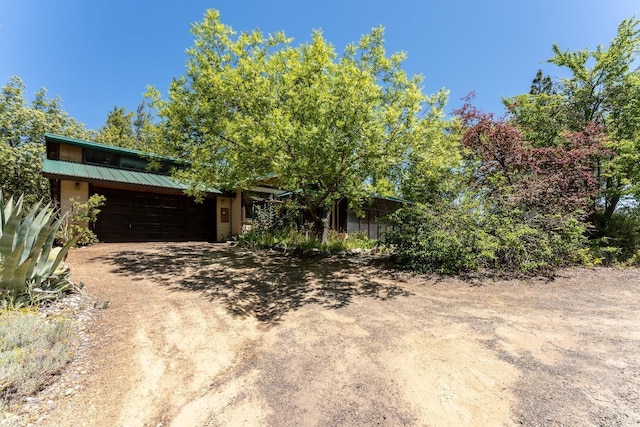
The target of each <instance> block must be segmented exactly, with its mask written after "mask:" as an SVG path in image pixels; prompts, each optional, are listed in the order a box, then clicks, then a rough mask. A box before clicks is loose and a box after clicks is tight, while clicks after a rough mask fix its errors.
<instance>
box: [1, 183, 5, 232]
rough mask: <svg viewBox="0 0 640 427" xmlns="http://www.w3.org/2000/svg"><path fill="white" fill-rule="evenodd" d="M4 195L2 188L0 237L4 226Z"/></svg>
mask: <svg viewBox="0 0 640 427" xmlns="http://www.w3.org/2000/svg"><path fill="white" fill-rule="evenodd" d="M4 217H5V215H4V197H3V196H2V190H1V189H0V237H2V229H3V228H4V223H5V219H4Z"/></svg>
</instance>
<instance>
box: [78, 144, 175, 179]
mask: <svg viewBox="0 0 640 427" xmlns="http://www.w3.org/2000/svg"><path fill="white" fill-rule="evenodd" d="M82 152H83V161H84V163H87V164H91V165H98V166H109V167H114V168H119V169H127V170H134V171H143V172H151V173H158V174H163V175H169V174H170V173H171V168H172V167H175V166H174V165H172V164H170V163H168V162H164V161H162V162H152V163H153V164H152V167H149V162H148V161H147V160H146V159H143V158H140V157H136V156H134V155H127V154H118V153H110V152H108V151H101V150H92V149H90V148H84V149H83V150H82Z"/></svg>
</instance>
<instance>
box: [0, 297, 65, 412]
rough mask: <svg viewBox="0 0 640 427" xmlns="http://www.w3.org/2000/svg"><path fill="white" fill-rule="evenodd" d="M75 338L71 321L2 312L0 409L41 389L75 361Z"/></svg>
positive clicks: (5, 408) (36, 314)
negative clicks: (73, 346) (73, 358)
mask: <svg viewBox="0 0 640 427" xmlns="http://www.w3.org/2000/svg"><path fill="white" fill-rule="evenodd" d="M72 337H73V333H72V329H71V324H70V321H69V320H67V319H64V318H55V317H54V318H44V317H43V316H42V315H40V313H38V312H37V311H34V310H5V311H2V312H0V410H2V411H5V410H7V409H8V407H9V406H10V405H11V403H12V401H19V400H20V399H21V398H24V397H26V396H29V395H32V394H33V393H35V392H36V391H38V390H40V389H41V388H42V387H43V386H44V385H45V384H46V383H47V382H49V380H50V379H51V376H52V375H54V374H55V373H57V372H59V371H60V370H61V369H62V368H63V367H64V366H65V365H66V364H67V363H68V362H69V361H70V360H71V357H72V356H73V353H72Z"/></svg>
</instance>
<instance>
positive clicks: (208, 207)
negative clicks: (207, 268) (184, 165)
mask: <svg viewBox="0 0 640 427" xmlns="http://www.w3.org/2000/svg"><path fill="white" fill-rule="evenodd" d="M92 193H98V194H102V195H103V196H105V197H106V198H107V200H106V202H105V205H104V206H103V207H102V208H100V209H101V211H100V214H99V215H98V221H97V222H96V224H95V227H94V232H95V233H96V235H97V236H98V239H100V241H101V242H152V241H168V242H181V241H189V240H201V241H202V240H206V241H214V240H215V236H216V230H215V224H216V221H215V211H216V209H215V208H216V206H215V200H214V199H205V200H204V201H203V202H202V203H196V202H195V201H194V200H193V198H191V197H186V196H178V195H172V194H156V193H138V192H135V191H123V190H113V189H107V188H96V187H94V188H93V189H92Z"/></svg>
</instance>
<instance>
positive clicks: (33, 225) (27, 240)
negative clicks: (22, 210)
mask: <svg viewBox="0 0 640 427" xmlns="http://www.w3.org/2000/svg"><path fill="white" fill-rule="evenodd" d="M41 204H42V202H38V203H36V204H35V205H34V207H33V208H32V209H31V210H30V211H29V213H28V214H27V216H25V217H24V218H23V219H22V221H21V222H20V226H18V231H17V233H16V239H17V241H18V242H24V249H25V250H23V251H22V255H21V257H20V263H21V264H22V263H23V262H25V261H26V260H27V258H28V257H29V256H31V252H32V249H33V243H34V240H35V239H36V236H37V235H38V233H39V232H40V230H41V229H42V224H40V223H38V222H36V220H35V218H36V213H38V209H40V205H41ZM43 211H44V210H43ZM45 214H46V211H45ZM39 216H40V214H39V213H38V217H39Z"/></svg>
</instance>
